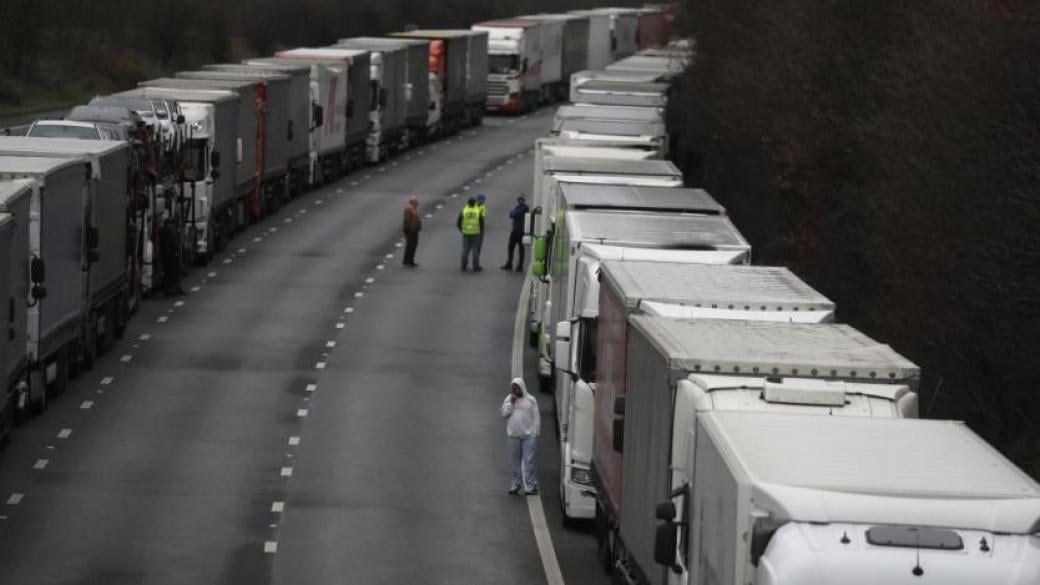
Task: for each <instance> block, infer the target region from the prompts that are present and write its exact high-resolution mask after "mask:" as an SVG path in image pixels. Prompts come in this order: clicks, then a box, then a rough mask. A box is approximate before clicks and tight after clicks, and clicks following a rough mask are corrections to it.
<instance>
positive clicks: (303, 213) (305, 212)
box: [296, 209, 307, 215]
mask: <svg viewBox="0 0 1040 585" xmlns="http://www.w3.org/2000/svg"><path fill="white" fill-rule="evenodd" d="M296 213H298V214H300V215H307V210H306V209H301V210H299V211H297V212H296Z"/></svg>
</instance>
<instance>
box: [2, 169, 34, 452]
mask: <svg viewBox="0 0 1040 585" xmlns="http://www.w3.org/2000/svg"><path fill="white" fill-rule="evenodd" d="M33 188H34V182H33V181H31V180H24V179H22V180H2V181H0V210H2V211H0V301H2V302H3V304H4V305H6V306H7V309H8V310H7V316H6V318H5V319H4V323H5V325H6V327H5V329H6V331H7V333H6V334H5V335H4V336H3V337H2V338H0V352H2V353H3V357H2V358H0V359H2V368H0V384H2V385H3V386H2V388H0V391H2V396H0V398H2V399H3V401H4V402H3V404H2V408H3V410H2V412H3V416H2V418H0V420H2V421H3V423H4V425H5V432H10V426H8V425H10V423H11V421H13V420H14V417H15V413H16V412H17V410H18V406H19V398H20V397H21V395H22V393H23V392H24V388H25V387H26V385H25V382H26V381H27V374H28V371H29V365H30V359H29V351H28V342H27V339H26V334H27V332H28V329H27V327H28V321H27V319H28V309H29V304H30V302H31V297H30V295H31V290H32V284H31V283H30V281H29V264H30V262H31V258H32V254H30V252H29V223H30V221H29V201H30V198H31V197H32V190H33Z"/></svg>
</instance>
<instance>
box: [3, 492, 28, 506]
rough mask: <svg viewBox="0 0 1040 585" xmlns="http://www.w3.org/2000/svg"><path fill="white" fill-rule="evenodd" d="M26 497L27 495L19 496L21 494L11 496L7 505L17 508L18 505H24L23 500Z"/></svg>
mask: <svg viewBox="0 0 1040 585" xmlns="http://www.w3.org/2000/svg"><path fill="white" fill-rule="evenodd" d="M24 497H25V494H19V493H14V494H11V497H9V498H7V505H8V506H17V505H18V504H21V503H22V498H24Z"/></svg>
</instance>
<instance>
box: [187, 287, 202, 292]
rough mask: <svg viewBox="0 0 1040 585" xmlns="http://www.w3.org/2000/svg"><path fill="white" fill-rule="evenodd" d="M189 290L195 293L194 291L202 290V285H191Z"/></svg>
mask: <svg viewBox="0 0 1040 585" xmlns="http://www.w3.org/2000/svg"><path fill="white" fill-rule="evenodd" d="M190 290H191V292H193V293H196V292H199V291H200V290H202V287H201V286H193V287H191V289H190Z"/></svg>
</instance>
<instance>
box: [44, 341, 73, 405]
mask: <svg viewBox="0 0 1040 585" xmlns="http://www.w3.org/2000/svg"><path fill="white" fill-rule="evenodd" d="M71 353H72V352H70V351H69V347H68V346H65V347H63V348H62V349H60V350H58V353H57V355H56V356H55V358H54V364H55V374H54V381H52V382H51V383H50V384H47V390H46V392H44V394H48V395H50V396H51V397H58V396H61V395H62V394H64V393H65V390H66V389H68V387H69V361H70V360H69V358H70V357H71ZM44 379H46V378H44Z"/></svg>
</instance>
